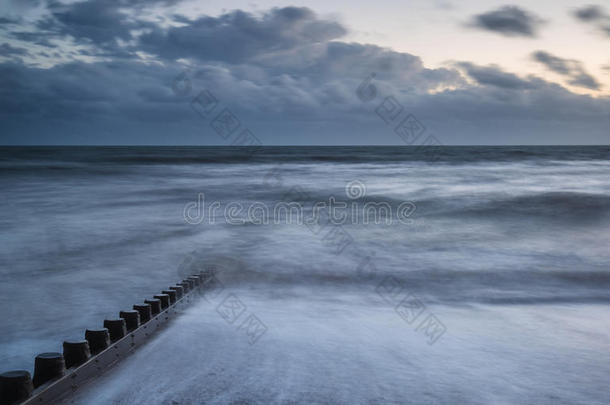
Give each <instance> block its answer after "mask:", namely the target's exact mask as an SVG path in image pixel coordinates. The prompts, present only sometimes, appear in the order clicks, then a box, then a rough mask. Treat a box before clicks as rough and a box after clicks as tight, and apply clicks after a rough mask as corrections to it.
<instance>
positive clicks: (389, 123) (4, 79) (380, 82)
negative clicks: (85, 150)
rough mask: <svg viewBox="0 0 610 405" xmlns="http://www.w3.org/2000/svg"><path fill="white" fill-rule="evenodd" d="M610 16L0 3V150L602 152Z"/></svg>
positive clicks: (48, 0) (452, 8) (585, 11)
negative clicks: (455, 148) (561, 147)
mask: <svg viewBox="0 0 610 405" xmlns="http://www.w3.org/2000/svg"><path fill="white" fill-rule="evenodd" d="M609 50H610V4H608V3H607V2H600V1H598V2H597V3H591V2H582V3H581V2H577V1H564V0H541V1H536V2H531V1H528V2H526V1H509V2H504V1H493V0H486V1H482V0H464V1H460V2H457V1H452V0H428V1H423V0H422V1H404V2H396V1H386V0H377V1H374V2H371V1H362V0H352V1H343V0H340V1H332V2H331V1H318V0H314V1H307V2H299V3H293V2H283V1H258V2H252V1H231V2H228V1H217V0H211V1H205V2H204V1H194V0H113V1H110V0H81V1H68V0H65V1H60V0H28V1H23V0H19V1H18V0H3V1H2V2H0V115H1V117H0V144H4V145H46V144H51V145H53V144H55V145H65V144H83V145H140V144H145V145H363V144H364V145H418V144H428V143H430V144H446V145H468V144H476V145H502V144H504V145H515V144H519V145H522V144H608V143H609V141H610V131H609V130H608V128H609V127H610V125H609V124H610V52H608V51H609Z"/></svg>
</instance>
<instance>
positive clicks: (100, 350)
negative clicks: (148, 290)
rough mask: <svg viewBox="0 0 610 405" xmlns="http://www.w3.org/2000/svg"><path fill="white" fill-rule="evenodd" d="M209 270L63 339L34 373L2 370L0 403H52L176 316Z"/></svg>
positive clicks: (39, 358) (37, 363)
mask: <svg viewBox="0 0 610 405" xmlns="http://www.w3.org/2000/svg"><path fill="white" fill-rule="evenodd" d="M209 277H210V274H208V273H205V272H201V273H199V274H194V275H191V276H189V277H187V278H186V279H185V280H182V282H180V283H177V284H176V285H174V286H171V287H169V288H168V289H167V290H163V291H162V292H161V294H157V295H155V296H154V297H153V298H152V299H147V300H144V304H136V305H134V306H133V309H131V310H126V311H121V312H119V317H118V318H116V319H106V320H104V324H103V328H100V329H87V330H86V331H85V339H83V340H77V341H65V342H64V343H63V353H55V352H51V353H41V354H39V355H38V356H36V359H35V361H34V377H33V378H32V377H31V374H30V373H29V372H28V371H26V370H13V371H9V372H6V373H2V374H0V405H12V404H23V405H26V404H27V405H33V404H54V403H56V402H57V401H59V400H61V399H63V398H64V397H67V396H69V394H71V393H73V392H75V391H77V390H78V389H79V388H81V387H82V386H83V385H85V384H86V383H87V382H89V381H91V380H93V379H95V378H96V377H98V376H100V375H101V374H102V373H104V371H106V370H107V369H108V368H110V367H112V366H113V365H115V364H116V363H117V362H119V361H121V360H122V359H124V358H125V357H126V356H128V355H129V354H130V353H131V352H132V351H134V350H135V349H136V348H137V347H138V346H140V345H142V344H143V343H144V342H146V341H147V340H148V339H149V338H150V337H151V336H152V335H153V334H154V333H155V332H156V331H157V330H159V329H160V328H162V327H163V326H164V325H166V324H167V323H168V322H169V321H171V320H172V319H173V318H175V317H176V316H178V314H179V313H180V311H181V310H182V309H184V308H185V307H187V306H188V305H190V304H191V303H192V302H193V301H194V300H195V299H196V298H197V296H198V295H199V294H200V293H201V291H202V289H203V288H204V285H205V284H206V281H207V280H208V279H209Z"/></svg>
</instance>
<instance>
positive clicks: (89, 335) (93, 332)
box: [85, 328, 110, 354]
mask: <svg viewBox="0 0 610 405" xmlns="http://www.w3.org/2000/svg"><path fill="white" fill-rule="evenodd" d="M85 339H87V342H89V349H90V350H91V354H98V353H99V352H101V351H103V350H105V349H106V348H107V347H108V346H110V334H109V333H108V329H106V328H102V329H87V330H86V331H85Z"/></svg>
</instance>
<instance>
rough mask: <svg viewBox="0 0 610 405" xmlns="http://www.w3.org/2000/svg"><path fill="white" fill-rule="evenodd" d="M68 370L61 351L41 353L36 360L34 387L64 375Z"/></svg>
mask: <svg viewBox="0 0 610 405" xmlns="http://www.w3.org/2000/svg"><path fill="white" fill-rule="evenodd" d="M65 372H66V363H65V362H64V356H62V354H61V353H55V352H48V353H40V354H39V355H38V356H36V360H35V361H34V381H33V382H34V387H39V386H41V385H42V384H44V383H46V382H47V381H50V380H52V379H54V378H58V377H62V376H63V375H64V373H65Z"/></svg>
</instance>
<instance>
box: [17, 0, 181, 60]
mask: <svg viewBox="0 0 610 405" xmlns="http://www.w3.org/2000/svg"><path fill="white" fill-rule="evenodd" d="M179 1H180V0H148V1H144V0H119V1H108V0H88V1H79V2H74V3H69V4H64V3H62V2H59V1H57V0H50V1H49V2H48V4H47V8H48V10H49V14H48V15H47V16H46V17H45V18H43V19H42V20H40V21H39V22H38V23H37V28H38V30H39V31H38V32H37V33H27V34H29V35H31V36H35V35H38V39H37V40H38V41H39V42H42V41H45V40H48V38H63V37H70V38H72V39H73V40H74V41H75V42H76V43H79V44H87V45H93V46H95V47H96V48H97V49H98V53H104V54H106V56H114V57H129V56H131V55H132V54H131V52H129V50H128V49H125V48H123V47H120V46H119V44H118V40H123V41H129V40H131V39H133V35H132V31H133V30H136V29H142V28H146V27H153V25H151V24H150V23H146V22H143V21H140V20H138V19H137V18H136V17H134V16H133V15H132V14H133V12H134V11H136V12H137V11H138V10H139V9H142V8H145V7H154V6H162V7H165V6H170V5H173V4H176V3H178V2H179ZM17 35H19V34H17ZM17 35H15V36H16V37H17ZM20 35H23V33H21V34H20Z"/></svg>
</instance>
